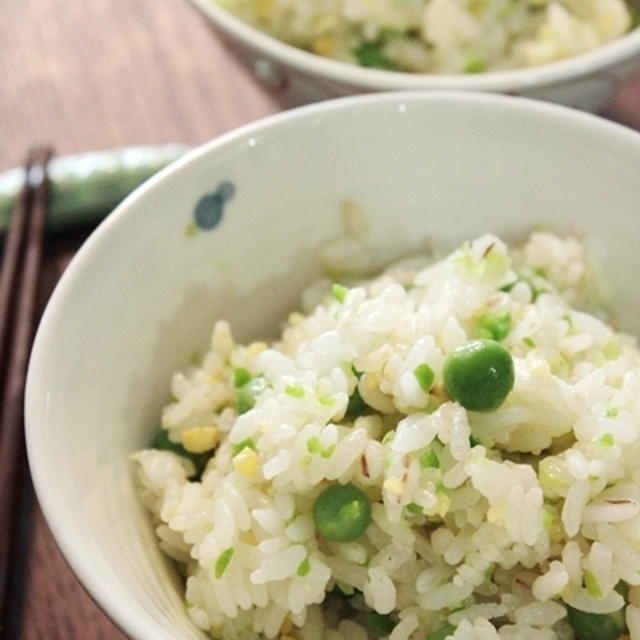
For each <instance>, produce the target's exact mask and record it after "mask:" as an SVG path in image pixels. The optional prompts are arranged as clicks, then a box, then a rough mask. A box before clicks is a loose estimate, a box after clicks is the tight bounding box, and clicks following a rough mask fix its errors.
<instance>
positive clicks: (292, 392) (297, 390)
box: [284, 384, 304, 398]
mask: <svg viewBox="0 0 640 640" xmlns="http://www.w3.org/2000/svg"><path fill="white" fill-rule="evenodd" d="M284 392H285V393H286V394H287V395H288V396H291V397H292V398H304V387H303V386H302V385H299V384H290V385H287V388H286V389H285V390H284Z"/></svg>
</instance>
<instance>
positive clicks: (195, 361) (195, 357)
mask: <svg viewBox="0 0 640 640" xmlns="http://www.w3.org/2000/svg"><path fill="white" fill-rule="evenodd" d="M189 362H190V363H191V364H192V365H193V366H194V367H197V366H199V365H200V363H201V362H202V355H201V354H199V353H198V352H197V351H194V352H193V353H192V354H191V356H189Z"/></svg>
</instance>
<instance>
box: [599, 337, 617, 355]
mask: <svg viewBox="0 0 640 640" xmlns="http://www.w3.org/2000/svg"><path fill="white" fill-rule="evenodd" d="M602 353H603V354H604V357H605V358H606V359H607V360H616V359H617V358H619V357H620V355H621V354H622V349H621V347H620V341H619V340H618V338H617V337H615V336H614V337H613V338H611V340H609V342H607V344H605V345H604V348H603V349H602Z"/></svg>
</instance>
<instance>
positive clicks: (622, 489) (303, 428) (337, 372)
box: [133, 232, 640, 640]
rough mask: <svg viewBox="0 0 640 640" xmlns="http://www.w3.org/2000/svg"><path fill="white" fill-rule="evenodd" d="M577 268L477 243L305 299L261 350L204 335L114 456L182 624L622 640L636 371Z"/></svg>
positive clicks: (289, 633) (639, 590) (563, 256)
mask: <svg viewBox="0 0 640 640" xmlns="http://www.w3.org/2000/svg"><path fill="white" fill-rule="evenodd" d="M586 256H587V254H586V250H585V247H584V246H583V244H582V243H581V242H579V241H578V240H576V239H575V238H571V237H568V238H564V237H559V236H556V235H553V234H551V233H547V232H537V233H534V234H532V235H531V236H530V237H529V238H528V240H527V241H526V242H525V243H524V244H522V245H519V246H517V247H514V248H511V249H508V248H507V246H506V245H505V243H503V242H502V241H501V240H500V239H499V238H497V237H495V236H493V235H489V234H487V235H483V236H481V237H479V238H477V239H475V240H473V241H472V242H470V243H465V244H464V245H462V246H461V247H460V248H459V249H457V250H456V251H454V252H453V253H451V254H449V255H447V256H445V257H444V258H442V259H438V260H426V259H425V260H417V261H413V260H412V261H404V262H402V263H398V264H396V265H395V266H392V267H391V268H389V269H387V270H386V271H385V272H384V273H383V274H382V275H379V276H377V277H374V278H372V279H369V280H364V281H354V282H351V281H347V280H342V282H341V283H333V284H331V283H330V282H327V283H325V285H324V293H323V289H322V286H320V287H318V286H316V287H313V290H312V292H311V294H309V295H308V296H307V297H306V298H305V299H306V301H307V303H308V304H309V307H310V308H309V310H308V312H307V313H306V315H304V314H303V313H298V312H295V313H293V314H291V315H290V317H289V318H288V320H287V322H286V325H285V327H284V329H283V330H282V333H281V335H280V337H279V338H278V339H277V340H275V341H272V342H270V343H267V342H252V343H250V344H246V345H243V344H239V343H237V342H236V341H235V340H234V338H233V335H232V332H231V328H230V327H229V325H228V324H227V323H226V322H224V321H218V322H216V324H215V327H214V330H213V334H212V337H211V343H210V348H209V349H208V350H207V352H206V353H205V354H204V355H203V356H202V357H201V358H197V359H196V358H194V362H193V364H192V366H190V367H189V368H187V369H186V370H185V371H183V372H177V373H175V374H174V376H173V379H172V383H171V390H172V394H173V399H172V401H171V402H170V403H169V404H167V406H166V407H165V408H164V410H163V413H162V429H161V430H160V433H159V436H158V438H157V439H156V442H155V446H154V447H152V448H150V449H147V450H144V451H139V452H137V453H135V454H134V455H133V458H134V459H135V461H136V463H137V471H138V475H139V478H140V482H141V487H142V496H143V499H144V502H145V503H146V505H147V506H148V507H149V509H150V510H151V512H152V514H153V517H154V519H155V520H156V524H157V526H156V532H157V535H158V538H159V540H160V545H161V547H162V549H163V550H164V551H165V552H166V553H167V554H168V555H169V556H171V557H172V558H173V559H175V560H176V561H177V562H178V564H179V565H180V566H181V567H182V569H183V571H184V574H185V577H186V589H185V600H186V607H187V610H188V613H189V615H190V617H191V619H192V621H193V622H194V623H195V624H196V625H197V626H198V627H200V628H201V629H203V630H205V631H206V632H208V633H210V634H211V635H212V636H213V637H215V638H224V639H228V638H259V637H269V638H273V637H279V638H283V639H286V640H290V639H299V638H304V639H305V640H306V639H310V640H313V639H318V640H321V639H326V640H339V639H341V638H344V639H349V640H351V639H357V640H366V638H371V637H383V636H388V635H389V636H390V638H392V640H408V639H409V638H427V639H429V640H442V639H444V638H456V639H460V640H475V639H478V640H480V639H482V640H490V639H499V638H518V639H520V640H526V639H529V638H531V639H532V640H538V639H540V640H546V639H549V640H551V639H552V638H561V639H562V638H566V639H571V638H578V640H592V639H593V640H595V639H597V640H609V639H611V640H614V639H615V638H618V637H619V636H621V635H623V634H629V636H630V638H631V639H632V640H638V639H639V638H640V552H639V551H638V550H637V548H636V547H634V545H633V543H632V542H631V540H638V539H640V533H639V532H638V528H639V527H640V488H639V485H638V480H639V479H640V457H639V454H640V438H639V435H640V426H639V424H638V420H639V413H640V405H638V397H640V351H639V350H638V347H637V344H636V342H635V340H634V339H633V338H631V337H629V336H627V335H625V334H622V333H619V332H616V331H615V330H614V329H613V328H612V327H611V326H610V325H609V324H607V323H606V322H605V321H604V320H602V319H600V318H599V317H598V316H597V313H599V312H601V299H600V287H599V285H598V283H599V279H598V277H597V271H596V270H594V269H593V268H592V267H591V266H590V263H589V260H588V259H587V257H586ZM343 277H346V276H345V274H343ZM318 297H319V298H320V300H321V301H320V302H319V303H317V302H314V298H318Z"/></svg>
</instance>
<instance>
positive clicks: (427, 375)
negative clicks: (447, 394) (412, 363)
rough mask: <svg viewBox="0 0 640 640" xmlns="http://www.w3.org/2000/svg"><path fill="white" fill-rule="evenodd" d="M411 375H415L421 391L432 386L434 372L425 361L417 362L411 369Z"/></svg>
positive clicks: (434, 377) (427, 389)
mask: <svg viewBox="0 0 640 640" xmlns="http://www.w3.org/2000/svg"><path fill="white" fill-rule="evenodd" d="M413 375H414V376H415V377H416V380H417V381H418V384H419V385H420V388H421V389H422V390H423V391H429V389H431V387H433V382H434V380H435V379H436V374H435V373H434V372H433V369H432V368H431V367H430V366H429V365H428V364H427V363H426V362H424V363H422V364H419V365H418V366H417V367H416V368H415V369H414V370H413Z"/></svg>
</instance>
